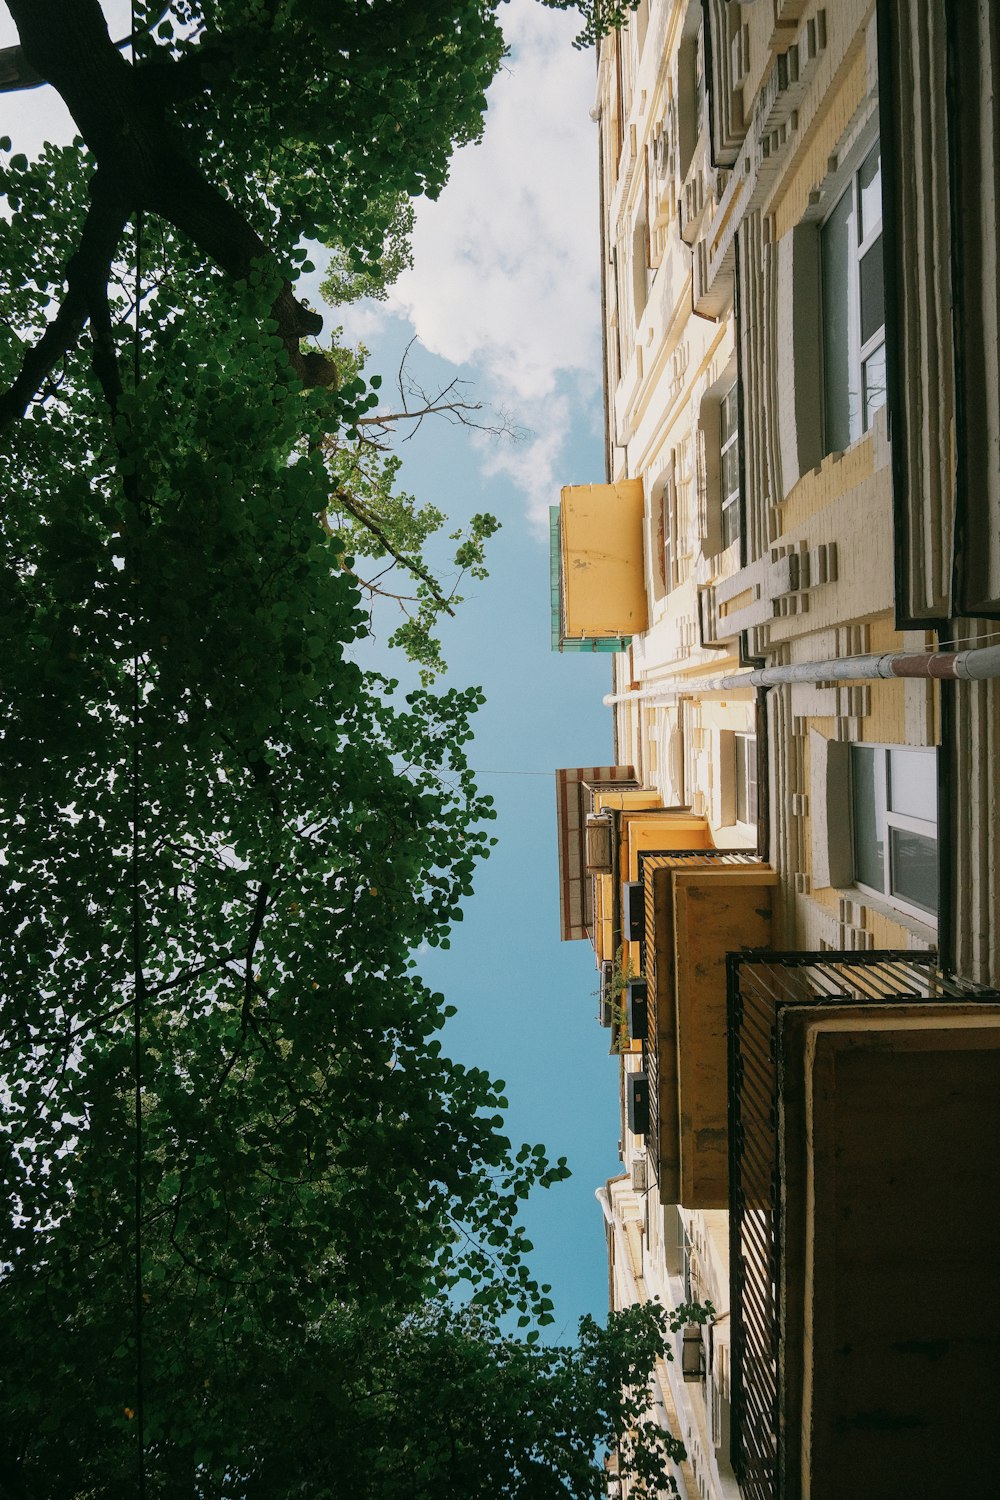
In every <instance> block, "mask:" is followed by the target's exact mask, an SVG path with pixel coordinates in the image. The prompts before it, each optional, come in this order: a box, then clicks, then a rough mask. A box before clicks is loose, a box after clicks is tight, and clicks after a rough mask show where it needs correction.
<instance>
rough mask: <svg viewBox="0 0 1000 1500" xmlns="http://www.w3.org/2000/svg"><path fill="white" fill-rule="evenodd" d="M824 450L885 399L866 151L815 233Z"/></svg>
mask: <svg viewBox="0 0 1000 1500" xmlns="http://www.w3.org/2000/svg"><path fill="white" fill-rule="evenodd" d="M820 257H821V261H822V295H823V385H824V405H825V415H826V449H827V452H828V453H832V452H835V451H837V450H838V449H842V448H847V447H849V446H850V444H851V443H853V442H854V441H855V439H856V438H859V437H860V436H861V434H862V433H863V432H867V431H868V429H869V427H870V426H871V424H872V421H873V419H874V416H875V413H876V412H877V411H878V409H879V407H880V406H884V405H885V399H886V390H885V373H886V371H885V284H884V281H883V276H882V161H881V157H880V155H879V145H878V142H877V141H876V143H875V145H874V146H873V147H872V148H871V150H870V151H869V152H868V155H867V156H866V157H865V159H864V161H863V162H862V164H861V166H860V168H859V169H858V171H856V172H855V173H854V174H853V175H852V177H851V182H850V186H849V187H848V188H847V191H846V192H845V193H843V194H842V195H841V197H840V198H839V199H838V201H837V203H836V205H835V207H834V209H833V211H832V213H831V214H830V216H829V218H828V219H827V221H826V223H825V224H824V225H823V228H822V231H821V243H820Z"/></svg>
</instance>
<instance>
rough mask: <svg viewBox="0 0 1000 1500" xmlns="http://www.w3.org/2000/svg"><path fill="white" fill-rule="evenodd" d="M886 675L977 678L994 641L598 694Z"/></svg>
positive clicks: (988, 672)
mask: <svg viewBox="0 0 1000 1500" xmlns="http://www.w3.org/2000/svg"><path fill="white" fill-rule="evenodd" d="M891 677H903V678H906V677H909V678H913V677H930V678H938V679H945V680H951V681H954V680H956V679H957V680H959V681H965V682H982V681H985V680H986V679H987V678H994V677H1000V646H983V647H980V648H979V649H977V650H973V651H886V652H883V653H882V655H869V656H834V657H829V658H828V659H827V660H825V661H803V662H794V663H793V664H792V665H791V666H786V667H755V668H754V669H753V670H752V671H750V672H733V673H730V674H728V675H727V676H724V677H709V678H701V679H700V680H699V679H697V678H692V677H673V678H665V679H664V680H663V681H662V682H660V683H657V684H656V686H654V687H649V688H641V689H639V690H638V691H637V692H630V693H610V694H608V696H607V697H606V698H605V699H604V702H605V704H606V705H607V706H608V707H609V708H610V707H613V705H614V704H616V703H625V702H633V701H637V700H643V701H649V700H653V701H666V699H667V698H669V697H672V696H673V695H675V694H676V693H678V692H685V693H692V694H695V693H706V692H707V693H711V692H732V691H733V690H734V689H735V688H742V687H776V686H778V684H780V683H784V682H813V683H815V682H868V681H873V680H876V681H877V680H879V679H885V678H891Z"/></svg>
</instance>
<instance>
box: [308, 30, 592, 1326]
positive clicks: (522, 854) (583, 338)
mask: <svg viewBox="0 0 1000 1500" xmlns="http://www.w3.org/2000/svg"><path fill="white" fill-rule="evenodd" d="M502 15H503V20H504V25H505V29H506V33H507V36H508V40H509V42H510V45H511V49H512V51H511V56H510V57H509V58H508V61H507V64H506V66H505V69H504V71H503V72H502V73H501V74H500V75H499V77H498V78H497V80H496V82H495V83H494V85H493V88H492V89H491V91H490V110H489V114H488V116H487V122H486V133H485V137H484V140H483V142H482V144H481V145H478V146H472V147H467V148H465V149H464V150H463V151H462V152H460V153H459V155H458V157H457V159H456V161H455V163H454V166H453V170H452V175H451V181H450V183H449V185H448V187H447V188H446V189H445V191H444V193H443V195H442V197H441V199H440V200H439V202H438V203H435V204H424V205H421V206H420V207H419V208H418V218H417V227H416V233H415V236H414V264H413V268H412V270H410V271H408V272H406V273H405V274H404V275H403V277H402V278H401V279H400V281H399V282H398V283H397V285H396V287H395V288H393V289H392V291H391V293H390V296H389V300H388V302H387V303H385V304H368V305H364V306H361V307H358V308H355V309H341V310H339V311H338V313H337V315H336V316H337V319H338V320H343V321H344V324H345V332H346V334H347V336H348V337H353V338H355V339H360V340H363V342H364V343H365V345H366V346H367V347H368V348H369V349H370V350H371V351H372V352H371V358H370V361H369V369H370V370H371V371H372V372H377V373H380V374H382V375H383V377H384V381H385V384H386V386H388V385H390V383H391V382H392V380H393V379H394V376H395V372H396V369H397V367H398V362H399V358H400V355H401V353H402V350H403V349H404V348H405V346H406V343H407V342H408V340H409V339H410V338H412V337H413V336H414V335H416V336H417V337H418V338H419V339H420V340H421V343H420V346H419V348H418V349H416V350H415V353H414V359H415V360H416V362H417V368H418V370H419V373H420V374H421V376H422V383H423V384H424V385H426V386H428V387H430V388H434V386H435V384H437V385H438V386H442V385H445V384H447V382H448V381H450V380H451V379H453V378H455V377H456V376H457V377H459V378H460V379H462V380H467V381H468V382H469V390H470V391H471V392H473V393H475V395H476V397H477V398H479V399H483V400H484V401H486V402H488V403H491V404H492V405H493V406H494V407H496V408H499V409H501V410H503V411H505V412H507V413H509V415H510V417H511V418H512V420H513V421H514V422H515V423H516V424H518V425H520V426H522V427H524V428H526V429H528V435H527V436H526V437H525V438H524V439H523V441H521V442H520V443H517V444H510V443H509V442H506V443H505V442H504V441H503V440H502V439H501V440H493V439H489V438H484V437H483V436H482V435H470V434H469V433H468V432H467V430H465V429H463V428H461V427H454V426H449V425H448V424H446V423H443V422H438V423H437V424H434V423H425V424H424V426H423V428H422V429H421V432H420V434H419V435H418V437H417V438H415V439H414V440H413V441H412V442H409V443H406V444H405V445H403V446H402V447H401V448H400V450H399V451H400V453H401V454H402V456H403V470H402V473H401V484H402V487H403V488H405V489H407V490H409V491H410V492H411V493H414V494H415V495H416V496H418V497H419V498H420V499H423V500H433V501H434V503H435V504H438V505H440V506H441V508H442V509H443V510H445V511H446V512H447V513H448V515H449V517H451V518H452V519H453V520H454V521H456V523H457V522H458V521H459V520H461V519H463V518H465V517H467V516H469V515H471V514H472V513H473V512H474V511H477V510H489V511H492V512H493V513H494V514H496V515H497V516H499V517H500V519H501V521H502V523H503V530H502V531H501V532H500V534H499V535H498V536H497V537H496V538H495V539H494V540H493V542H492V543H491V546H490V551H489V563H490V577H489V579H488V580H486V581H485V582H484V583H481V584H475V585H473V586H472V588H470V590H469V591H468V593H467V597H466V602H465V603H464V604H463V605H462V606H461V609H460V611H459V614H458V617H457V618H456V619H455V620H454V621H449V622H447V624H448V628H447V629H446V630H445V631H444V633H443V642H444V650H445V657H446V660H447V661H448V665H449V677H448V680H449V681H454V682H456V683H462V684H464V683H468V682H476V683H479V684H481V685H482V687H483V688H484V690H485V693H486V697H487V703H486V706H485V707H484V709H483V710H482V711H481V713H480V717H479V726H478V731H477V735H476V741H475V745H474V747H473V749H472V751H471V755H470V760H471V763H472V765H473V766H474V767H475V768H476V769H477V770H479V771H480V772H481V775H482V784H483V786H484V788H485V789H486V790H488V791H489V792H490V794H491V795H492V796H493V797H494V798H495V800H496V804H497V810H498V821H497V824H496V825H495V832H496V833H497V836H498V838H499V844H498V847H497V848H496V849H495V850H494V852H493V855H492V857H491V858H490V860H489V861H488V862H487V864H486V865H485V866H484V867H483V868H482V870H481V872H480V874H479V878H478V881H477V888H476V894H475V897H474V898H473V900H472V901H471V902H469V903H468V905H467V910H466V914H465V920H464V922H463V923H462V924H461V925H460V926H459V927H458V928H457V930H456V932H455V934H454V937H453V942H452V947H451V948H450V950H448V951H447V952H444V953H439V952H437V951H433V952H428V953H427V954H426V955H424V956H423V957H422V965H423V972H424V973H425V975H426V977H427V978H428V979H429V980H430V981H431V983H433V984H434V986H435V987H436V988H439V989H441V990H442V991H444V993H445V994H446V995H447V997H448V999H449V1000H450V1001H451V1002H452V1003H454V1004H455V1005H457V1006H458V1015H457V1017H456V1018H455V1019H454V1020H453V1021H452V1022H451V1023H449V1026H448V1030H447V1033H446V1045H447V1046H448V1048H449V1050H451V1051H452V1053H453V1054H454V1055H456V1056H458V1057H460V1058H461V1059H462V1060H464V1061H470V1062H475V1063H476V1064H477V1065H479V1066H482V1067H486V1068H488V1069H489V1070H490V1072H492V1073H493V1074H494V1075H495V1076H499V1077H502V1078H504V1079H505V1080H506V1081H507V1084H508V1089H507V1093H508V1098H509V1099H510V1106H511V1107H510V1114H509V1122H508V1123H509V1132H510V1134H511V1136H512V1137H514V1138H516V1139H526V1140H532V1141H535V1140H541V1141H544V1142H545V1143H546V1145H547V1146H548V1147H549V1150H550V1154H552V1155H553V1156H561V1155H565V1156H567V1157H568V1158H569V1161H570V1165H571V1167H572V1169H573V1177H572V1179H571V1180H570V1181H569V1182H568V1183H565V1184H561V1185H559V1186H558V1187H556V1188H553V1189H551V1190H550V1191H549V1192H547V1193H539V1194H536V1195H535V1197H534V1198H533V1200H532V1201H531V1203H530V1205H529V1207H528V1209H527V1211H526V1215H525V1223H526V1226H527V1230H528V1234H529V1237H530V1238H531V1240H532V1241H533V1242H534V1244H535V1254H534V1257H533V1262H534V1269H535V1271H536V1274H537V1275H538V1276H539V1278H540V1279H542V1280H545V1281H550V1282H552V1284H553V1297H554V1300H555V1303H556V1322H555V1324H554V1325H553V1329H552V1333H553V1335H554V1336H555V1337H559V1336H560V1335H561V1334H566V1335H567V1336H569V1335H572V1333H573V1331H574V1329H575V1324H576V1319H577V1318H578V1317H579V1315H580V1314H581V1313H583V1312H592V1313H594V1314H596V1315H598V1316H601V1317H603V1315H604V1313H605V1312H606V1309H607V1265H606V1259H605V1247H604V1234H603V1226H602V1221H601V1216H600V1211H599V1209H598V1206H597V1204H596V1203H595V1201H594V1190H595V1188H596V1187H598V1186H599V1185H600V1184H601V1183H602V1182H603V1180H604V1179H605V1178H606V1177H607V1176H609V1175H613V1174H615V1173H616V1172H617V1171H618V1170H620V1169H619V1167H618V1161H617V1151H616V1144H617V1140H618V1135H619V1129H620V1126H619V1115H618V1081H617V1080H618V1074H617V1066H616V1062H615V1060H613V1059H612V1058H610V1057H609V1056H608V1041H607V1037H608V1034H607V1032H606V1031H603V1030H602V1029H601V1028H600V1027H599V1026H598V1024H597V1021H596V1019H595V1017H596V1010H597V999H596V995H595V994H594V991H595V989H596V979H597V976H596V969H595V966H594V954H593V950H592V949H591V947H590V945H589V944H588V943H581V942H575V943H561V942H560V941H559V928H558V890H557V868H558V867H557V854H556V826H555V790H554V776H553V771H554V769H555V767H557V766H565V765H591V764H600V763H605V762H608V761H611V760H612V759H613V749H612V722H611V714H610V713H609V711H608V710H607V709H606V708H604V707H603V706H602V703H601V699H602V697H603V695H604V694H605V693H606V692H607V691H608V690H609V686H610V677H611V663H610V658H609V657H607V656H598V657H585V656H571V655H567V656H559V655H557V654H554V653H553V652H552V650H551V647H550V639H549V637H550V620H549V571H548V569H549V560H548V537H547V508H548V506H549V505H550V504H555V503H557V502H558V498H559V486H560V485H561V484H572V483H592V482H595V481H600V480H602V479H603V477H604V472H603V462H604V461H603V409H602V399H601V386H600V377H601V350H600V321H599V317H600V301H599V289H598V267H599V247H598V223H597V131H596V127H595V126H594V124H593V123H592V121H591V119H590V118H589V112H590V109H591V108H592V106H593V99H594V87H595V71H594V57H593V53H580V52H576V51H574V49H573V46H572V41H573V36H574V35H575V32H576V30H577V26H576V24H575V21H574V18H572V17H567V16H563V15H558V14H553V13H552V12H550V11H545V10H543V9H542V8H541V7H540V6H539V5H538V4H537V3H536V0H513V3H512V4H511V5H509V6H507V7H505V9H504V11H503V12H502ZM376 628H377V629H379V630H381V631H383V632H384V633H385V634H388V633H389V631H390V630H391V629H392V617H389V618H388V619H385V620H384V623H383V622H382V621H380V620H379V619H378V617H377V618H376ZM394 670H395V669H394Z"/></svg>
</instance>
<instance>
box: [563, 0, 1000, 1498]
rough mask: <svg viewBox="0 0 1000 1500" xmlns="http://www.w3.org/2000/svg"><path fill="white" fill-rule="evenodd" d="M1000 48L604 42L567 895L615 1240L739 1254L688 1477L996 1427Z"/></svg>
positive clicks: (737, 7)
mask: <svg viewBox="0 0 1000 1500" xmlns="http://www.w3.org/2000/svg"><path fill="white" fill-rule="evenodd" d="M998 57H1000V14H998V12H997V10H996V7H994V6H993V5H991V4H989V3H987V0H968V3H963V0H929V3H928V4H926V5H924V4H921V5H919V6H917V5H913V4H912V3H908V0H837V3H836V4H835V5H834V4H831V3H829V0H827V3H826V4H819V3H816V0H752V3H743V4H739V3H729V0H642V3H641V4H640V5H639V6H638V8H637V10H636V12H635V13H634V15H633V16H632V18H631V19H630V21H629V24H628V26H627V27H626V28H624V29H623V30H622V31H621V32H619V33H616V34H612V35H611V36H609V37H608V38H606V39H605V41H604V42H603V43H602V45H601V48H600V51H599V58H598V75H597V101H596V115H597V118H598V121H599V130H600V141H601V148H600V164H601V235H602V241H601V263H602V277H603V282H602V292H603V308H604V359H605V390H606V438H607V442H606V473H605V475H604V477H603V482H602V483H595V484H594V485H591V486H586V487H582V488H580V487H578V488H574V489H568V490H564V491H563V494H562V497H561V502H560V506H559V507H558V509H557V511H556V512H555V513H554V516H553V640H554V644H557V645H559V646H560V647H561V648H562V649H573V650H579V649H587V650H595V649H597V650H608V651H609V652H610V653H611V660H612V663H613V667H612V679H613V680H612V685H611V692H610V693H609V695H608V700H607V701H608V703H609V707H610V708H611V709H612V710H613V717H614V735H615V739H614V744H615V755H614V764H611V765H608V766H604V767H587V768H577V769H575V770H573V771H566V772H560V773H559V777H558V782H557V789H558V807H559V848H560V883H561V917H562V930H563V936H564V937H567V938H571V937H576V938H580V937H589V938H590V939H591V941H593V943H594V947H595V954H596V959H597V962H598V963H599V964H600V965H601V966H602V968H601V973H602V1005H601V1009H602V1015H601V1019H602V1020H603V1021H604V1023H605V1024H606V1026H607V1028H608V1034H609V1036H610V1040H611V1045H612V1048H613V1049H614V1050H615V1051H617V1052H619V1053H620V1056H621V1091H622V1161H623V1165H624V1167H625V1169H626V1173H627V1176H626V1178H623V1179H622V1181H623V1182H627V1186H619V1187H614V1185H609V1188H608V1189H607V1190H606V1196H607V1202H605V1203H604V1208H605V1215H606V1217H607V1216H608V1214H609V1212H610V1214H611V1218H610V1219H609V1223H610V1222H612V1220H613V1221H614V1223H615V1224H616V1225H618V1226H619V1229H621V1232H620V1233H619V1238H618V1240H617V1241H616V1240H615V1239H614V1235H612V1236H611V1238H610V1239H609V1246H611V1247H612V1248H613V1245H614V1244H615V1243H618V1244H619V1247H620V1248H621V1246H623V1245H625V1246H628V1247H630V1248H629V1254H630V1255H631V1256H632V1259H633V1261H634V1260H635V1256H636V1254H637V1253H638V1255H639V1265H638V1272H639V1274H636V1267H635V1266H633V1269H632V1285H633V1286H634V1287H635V1288H638V1289H640V1290H641V1288H642V1287H644V1286H645V1285H646V1280H647V1275H646V1272H647V1271H648V1278H649V1279H651V1280H652V1281H655V1280H656V1278H657V1277H660V1278H661V1281H662V1285H663V1287H664V1288H669V1286H670V1281H669V1274H670V1273H669V1272H668V1271H667V1270H666V1265H667V1258H668V1257H667V1252H665V1251H664V1246H665V1245H667V1244H669V1245H670V1247H671V1248H670V1251H669V1256H672V1257H673V1260H674V1261H675V1262H676V1264H677V1265H678V1267H679V1275H680V1279H681V1281H682V1282H683V1281H686V1283H687V1284H688V1285H689V1286H690V1287H693V1288H694V1289H695V1290H697V1289H698V1286H699V1279H700V1278H701V1277H702V1276H704V1278H705V1279H706V1281H710V1282H711V1285H712V1288H713V1293H714V1295H713V1298H712V1300H713V1303H714V1305H715V1306H716V1308H717V1313H716V1319H715V1321H714V1323H713V1325H712V1326H711V1329H710V1331H709V1333H708V1334H706V1335H705V1338H704V1341H703V1343H704V1347H703V1359H702V1374H703V1377H704V1378H701V1376H699V1379H698V1380H692V1381H689V1382H683V1383H682V1384H681V1386H680V1387H678V1389H679V1391H680V1395H679V1396H677V1397H675V1406H676V1407H677V1411H678V1413H679V1420H680V1422H681V1426H682V1427H683V1428H684V1429H685V1430H687V1431H689V1432H690V1433H691V1434H692V1441H693V1442H694V1443H695V1451H696V1454H697V1458H698V1463H697V1472H696V1473H695V1472H694V1471H692V1473H691V1474H689V1475H687V1476H686V1477H685V1478H684V1479H683V1483H684V1484H686V1485H687V1488H688V1492H689V1493H690V1494H691V1496H694V1495H700V1496H704V1497H710V1496H723V1495H728V1494H730V1493H732V1490H731V1488H729V1486H732V1485H733V1484H738V1486H739V1491H740V1492H741V1493H742V1494H743V1495H744V1496H745V1497H748V1500H750V1497H752V1500H777V1497H779V1496H780V1497H782V1500H792V1497H798V1496H800V1495H802V1496H805V1495H809V1496H811V1497H816V1496H820V1495H827V1494H828V1495H830V1496H834V1495H843V1494H845V1493H849V1494H851V1495H852V1496H858V1497H860V1496H871V1497H872V1500H890V1497H893V1496H895V1495H899V1496H900V1497H901V1500H902V1497H903V1496H904V1495H905V1496H916V1495H923V1494H927V1495H930V1494H931V1493H936V1492H938V1491H939V1490H940V1489H941V1488H942V1486H945V1487H950V1488H951V1489H955V1487H956V1486H957V1492H959V1493H979V1492H980V1490H979V1489H977V1486H981V1485H982V1484H983V1482H984V1480H985V1479H986V1476H989V1475H992V1473H994V1472H995V1470H996V1464H997V1460H998V1458H1000V1450H998V1447H997V1439H996V1438H994V1437H992V1436H990V1434H991V1432H992V1431H993V1424H992V1423H991V1422H990V1420H989V1419H988V1415H987V1408H988V1404H989V1402H990V1401H993V1402H995V1401H996V1398H997V1397H998V1396H1000V1276H998V1274H997V1270H996V1267H997V1265H998V1264H1000V1210H998V1207H997V1205H998V1203H1000V1194H998V1193H997V1192H996V1188H997V1186H1000V1184H997V1183H996V1182H995V1181H994V1178H995V1176H996V1170H997V1169H996V1165H995V1163H994V1162H993V1161H992V1157H993V1156H994V1155H995V1152H994V1151H993V1147H992V1140H993V1139H994V1138H995V1137H996V1135H997V1130H998V1127H1000V1073H998V1068H1000V1051H998V1041H1000V1031H998V1027H1000V996H998V994H997V986H998V985H1000V953H998V947H997V944H998V931H1000V920H998V917H1000V892H998V887H997V858H996V849H997V814H998V810H1000V754H998V752H1000V695H998V692H997V681H996V661H995V655H996V653H995V651H994V650H993V643H994V642H995V641H996V640H997V639H1000V625H998V624H997V623H996V621H997V619H998V616H1000V378H998V347H1000V322H998V316H1000V312H998V310H1000V293H998V273H997V243H996V241H997V208H996V183H997V180H998V175H1000V159H998V155H997V152H998V144H997V143H998V140H1000V129H998V127H1000V119H998V112H1000V102H998V94H997V91H996V90H995V89H994V74H993V67H994V64H995V60H996V59H997V58H998ZM956 652H957V653H963V652H964V653H971V654H969V655H965V656H961V657H960V659H959V661H958V664H957V667H956V664H955V653H956ZM970 663H971V666H970ZM956 670H957V671H958V672H959V674H961V673H962V672H963V671H972V673H973V674H975V673H978V672H980V671H981V672H983V673H986V674H989V675H986V676H984V677H983V678H982V679H975V680H968V679H962V677H961V676H958V677H956V676H955V675H954V673H955V671H956ZM640 1201H641V1211H640V1207H639V1204H640ZM612 1210H613V1211H612ZM616 1216H617V1217H616ZM636 1222H641V1233H639V1232H638V1231H637V1230H635V1229H634V1225H635V1223H636ZM678 1223H680V1224H681V1225H682V1229H681V1231H678V1229H677V1225H678ZM630 1224H631V1225H632V1226H633V1229H631V1230H630V1229H629V1228H628V1225H630ZM622 1225H624V1226H625V1227H624V1228H621V1226H622ZM943 1226H948V1227H947V1231H946V1232H945V1233H944V1235H943V1236H942V1234H941V1231H942V1228H943ZM617 1232H618V1230H616V1233H617ZM678 1246H679V1247H680V1248H679V1249H678ZM695 1247H700V1249H696V1248H695ZM678 1256H679V1259H678ZM643 1257H645V1258H646V1260H645V1261H643ZM646 1262H648V1265H647V1264H646ZM723 1266H724V1267H725V1268H726V1269H725V1274H724V1275H722V1274H721V1273H720V1268H721V1267H723ZM706 1268H712V1269H711V1271H710V1272H709V1271H708V1270H707V1269H706ZM664 1277H665V1278H666V1280H663V1278H664ZM955 1277H957V1278H958V1281H959V1284H960V1286H961V1287H962V1289H963V1290H962V1296H963V1299H968V1300H967V1306H968V1308H969V1313H970V1317H969V1321H968V1323H966V1322H965V1321H963V1320H959V1323H960V1325H961V1326H956V1324H955V1323H954V1322H949V1320H948V1317H947V1315H946V1313H945V1311H944V1310H945V1309H947V1308H948V1307H949V1306H952V1305H953V1304H952V1303H951V1302H950V1300H949V1292H948V1287H949V1285H951V1284H952V1283H953V1281H954V1279H955ZM626 1280H627V1278H626ZM615 1285H616V1283H615V1281H614V1278H612V1286H613V1287H614V1286H615ZM623 1286H624V1283H623V1282H622V1283H619V1284H618V1290H617V1292H616V1293H615V1295H618V1296H621V1295H624V1294H625V1293H624V1291H623ZM717 1299H718V1300H717ZM723 1350H725V1353H724V1354H723V1353H722V1352H721V1351H723ZM984 1401H985V1402H986V1405H983V1403H984ZM678 1403H679V1404H678ZM956 1432H961V1433H962V1438H961V1440H960V1441H958V1442H957V1443H956V1441H955V1434H956ZM705 1434H707V1435H708V1437H707V1438H706V1436H705ZM709 1439H711V1441H709ZM716 1440H717V1441H716ZM678 1482H679V1483H680V1482H681V1481H680V1479H679V1481H678ZM682 1492H683V1491H682Z"/></svg>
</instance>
